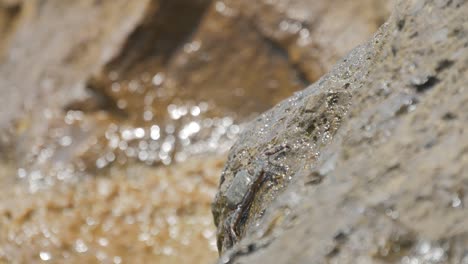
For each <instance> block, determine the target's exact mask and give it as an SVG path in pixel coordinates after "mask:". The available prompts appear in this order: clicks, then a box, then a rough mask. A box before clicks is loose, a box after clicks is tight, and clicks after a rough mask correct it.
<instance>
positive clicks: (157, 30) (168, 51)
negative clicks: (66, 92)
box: [108, 0, 211, 72]
mask: <svg viewBox="0 0 468 264" xmlns="http://www.w3.org/2000/svg"><path fill="white" fill-rule="evenodd" d="M210 3H211V0H196V1H190V0H165V1H161V2H160V4H157V3H156V2H154V3H152V4H150V7H149V8H148V11H147V14H146V15H145V18H144V20H143V22H142V23H141V25H140V26H138V27H137V28H136V29H135V31H134V32H133V33H132V34H131V35H130V36H129V38H128V40H127V42H126V43H125V45H124V46H123V48H122V53H121V54H119V56H118V57H116V58H115V59H114V60H113V61H112V62H111V63H110V64H109V65H108V68H109V69H112V70H117V71H118V72H125V71H131V67H132V66H133V65H134V64H136V63H144V62H151V61H154V60H157V61H158V62H159V63H161V64H163V65H164V64H167V63H168V61H169V60H170V58H171V57H172V55H173V54H174V52H175V51H176V50H177V49H178V48H179V47H180V45H181V44H182V43H184V41H185V40H187V39H188V38H189V37H190V36H191V34H192V32H194V31H195V30H196V28H197V27H198V24H199V23H200V21H201V19H202V18H203V15H204V14H205V12H206V11H207V9H208V7H209V6H210ZM174 14H177V15H174Z"/></svg>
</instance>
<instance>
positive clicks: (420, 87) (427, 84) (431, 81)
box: [413, 76, 440, 93]
mask: <svg viewBox="0 0 468 264" xmlns="http://www.w3.org/2000/svg"><path fill="white" fill-rule="evenodd" d="M439 82H440V79H439V78H437V77H435V76H429V77H428V78H427V80H425V81H424V82H423V83H421V84H413V87H414V88H416V91H417V92H418V93H422V92H425V91H427V90H429V89H431V88H432V87H434V86H435V85H436V84H438V83H439Z"/></svg>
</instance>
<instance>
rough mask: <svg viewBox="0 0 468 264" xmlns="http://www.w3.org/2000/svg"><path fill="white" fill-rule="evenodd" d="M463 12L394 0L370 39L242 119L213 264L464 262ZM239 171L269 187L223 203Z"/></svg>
mask: <svg viewBox="0 0 468 264" xmlns="http://www.w3.org/2000/svg"><path fill="white" fill-rule="evenodd" d="M467 14H468V3H467V2H466V1H429V0H414V1H398V2H397V4H396V9H395V11H394V12H393V14H392V16H391V18H390V19H389V20H388V22H387V23H386V24H385V25H384V26H383V27H382V28H381V29H380V30H379V31H378V32H377V33H376V35H375V36H374V38H373V39H372V40H371V41H369V42H368V43H367V44H365V45H363V46H360V47H358V48H356V49H355V50H353V51H352V52H351V53H350V54H349V55H348V56H346V57H345V58H343V59H342V60H341V61H340V62H339V63H338V64H337V65H336V66H335V68H334V69H333V70H332V71H331V72H330V73H328V74H327V75H326V76H324V77H323V78H321V79H320V80H319V81H318V82H316V83H315V84H313V85H311V86H310V87H308V88H307V89H305V90H303V91H301V92H298V93H296V94H295V95H294V96H292V97H290V98H289V99H286V100H284V101H283V102H281V103H279V104H278V105H277V106H275V107H274V108H273V109H271V110H270V111H268V112H266V113H264V114H262V115H261V116H260V117H258V118H257V119H256V120H254V121H253V122H251V123H250V124H249V126H248V127H247V128H246V130H245V131H244V132H243V133H242V134H241V135H240V138H239V140H238V141H237V143H236V144H235V145H234V146H233V148H232V150H231V152H230V154H229V158H228V162H227V165H226V167H225V169H224V171H223V174H222V178H221V184H220V190H219V193H218V194H217V196H216V200H215V203H214V205H213V213H214V216H215V222H216V224H217V226H218V247H219V249H220V250H221V251H222V252H223V255H222V256H221V258H220V262H221V263H270V262H272V263H273V262H274V263H465V262H466V261H467V260H468V258H467V254H468V252H467V251H466V246H467V242H466V238H467V235H466V234H467V231H468V230H467V228H468V226H467V225H466V221H465V220H464V219H466V217H467V211H466V210H465V203H466V196H465V193H466V188H467V186H466V183H467V180H468V178H467V177H468V156H467V149H468V137H467V131H466V130H467V120H468V116H467V113H468V111H467V110H468V109H467V104H466V103H467V100H468V92H467V89H466V87H467V85H468V79H467V78H468V74H467V69H468V38H467V29H468V20H467V17H468V16H467ZM272 150H273V151H272ZM277 150H279V151H277ZM259 160H260V161H261V162H259ZM259 164H260V165H259ZM245 170H247V171H250V172H251V173H254V171H255V170H257V171H258V170H260V171H261V173H258V174H255V175H256V176H255V177H257V178H254V179H252V181H255V179H258V178H263V179H262V180H260V181H259V184H258V185H256V186H255V187H253V186H254V185H246V186H247V188H244V187H239V188H237V189H239V190H242V191H244V189H248V190H250V191H252V192H253V194H252V193H250V192H249V191H246V192H245V195H244V196H243V199H242V200H239V199H238V200H236V201H240V202H239V203H238V205H237V206H235V207H233V206H230V203H229V201H230V200H232V197H231V196H232V194H231V193H230V191H229V190H231V189H232V188H233V187H232V185H233V184H244V185H245V181H240V180H238V179H237V177H238V175H239V173H238V172H239V171H245ZM251 175H252V174H251ZM236 196H237V194H236Z"/></svg>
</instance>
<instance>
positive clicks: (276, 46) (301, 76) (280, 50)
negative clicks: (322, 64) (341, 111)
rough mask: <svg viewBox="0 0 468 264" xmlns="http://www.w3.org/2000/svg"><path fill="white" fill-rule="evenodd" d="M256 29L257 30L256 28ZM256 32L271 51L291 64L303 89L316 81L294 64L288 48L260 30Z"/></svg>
mask: <svg viewBox="0 0 468 264" xmlns="http://www.w3.org/2000/svg"><path fill="white" fill-rule="evenodd" d="M254 28H256V27H255V26H254ZM256 32H257V33H258V34H259V35H260V36H261V37H262V39H263V41H264V42H265V43H266V44H267V46H268V47H270V49H271V50H272V51H273V52H275V53H276V54H279V55H280V56H282V57H283V58H284V59H285V60H286V61H288V62H289V65H290V68H291V69H292V70H293V71H294V73H295V74H296V78H297V79H298V81H299V82H300V83H301V85H302V86H303V87H306V86H308V85H310V84H311V83H312V82H313V81H315V80H309V78H308V77H307V73H306V72H305V71H303V70H302V69H301V66H300V65H299V64H298V63H296V62H294V61H293V60H292V59H291V58H290V55H289V52H288V50H287V48H286V47H284V46H283V44H282V43H280V42H278V41H277V40H275V39H273V38H271V37H269V36H267V35H265V34H263V33H262V32H261V31H260V30H258V29H257V30H256Z"/></svg>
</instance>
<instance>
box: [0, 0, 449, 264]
mask: <svg viewBox="0 0 468 264" xmlns="http://www.w3.org/2000/svg"><path fill="white" fill-rule="evenodd" d="M386 5H387V1H383V0H378V1H377V0H359V1H346V0H335V1H328V0H323V1H317V0H293V1H269V0H268V1H267V0H261V1H248V0H241V1H237V0H229V1H210V0H153V1H149V0H144V1H120V0H117V1H101V0H76V1H73V2H64V1H57V0H47V1H43V0H41V1H39V0H28V1H22V0H0V34H1V36H2V37H1V38H0V92H1V94H2V96H1V97H0V104H1V105H2V111H0V165H1V170H0V183H1V184H0V186H2V189H1V190H0V193H1V199H0V201H2V202H0V225H1V226H2V227H6V228H2V230H0V262H2V261H5V262H12V261H16V260H17V261H22V262H28V263H29V262H34V261H37V260H44V261H47V260H49V261H55V262H80V263H81V262H87V263H93V262H114V263H119V262H156V263H161V262H164V263H187V262H209V259H213V260H214V259H215V258H216V255H217V254H216V251H215V250H216V249H215V245H214V234H215V233H214V226H213V225H212V220H211V215H210V214H209V208H210V202H211V199H212V198H213V197H214V191H215V188H216V186H217V184H218V182H217V178H216V175H218V174H219V173H220V170H221V167H220V165H221V164H222V163H223V161H224V160H225V155H224V153H225V151H226V150H227V149H228V148H229V147H230V146H231V144H232V143H233V141H234V139H235V138H237V136H238V133H239V132H240V131H241V130H242V128H243V124H242V123H243V122H244V121H246V120H250V119H251V118H252V117H253V116H256V115H257V114H258V113H260V112H263V111H265V110H267V109H268V108H270V107H272V106H273V105H274V104H276V103H278V102H279V101H280V100H282V99H284V98H286V97H287V96H290V95H291V94H292V93H293V92H295V91H297V90H300V89H302V88H304V87H305V86H307V85H309V84H310V83H312V82H314V81H316V80H317V79H318V78H319V77H320V76H321V75H322V74H324V73H325V72H326V71H328V70H329V69H330V67H331V66H332V65H333V64H334V63H335V62H336V60H337V59H338V58H340V57H341V56H343V55H344V54H345V53H347V52H348V51H349V50H351V49H352V48H353V47H354V46H355V45H357V44H359V43H362V42H364V41H365V39H367V38H368V37H370V35H371V34H372V33H373V32H375V30H377V28H378V27H379V26H380V25H381V23H383V21H384V18H385V17H386V16H387V9H386V8H385V6H386ZM356 14H359V15H356ZM442 36H443V32H441V34H439V37H442ZM330 100H332V101H334V100H335V99H332V98H331V99H330ZM310 106H311V107H312V108H314V103H311V104H310ZM323 107H326V105H323ZM310 111H311V109H308V110H307V114H308V115H311V118H313V113H312V112H310ZM336 111H341V110H339V109H337V110H336ZM316 118H319V117H316ZM286 150H288V147H284V148H271V149H268V150H267V151H265V152H264V153H262V154H261V155H259V157H260V158H259V159H258V166H257V167H255V168H253V167H252V168H251V169H248V170H245V171H244V172H243V173H240V174H238V176H239V177H238V178H237V180H236V181H237V182H239V185H237V184H236V185H234V186H233V187H232V188H231V189H230V190H228V192H229V193H230V194H229V195H228V196H229V197H230V199H229V203H230V206H231V207H232V208H234V209H237V207H239V210H238V212H243V211H245V210H244V209H245V207H246V206H249V202H248V201H249V200H250V199H244V198H245V195H244V194H245V193H248V194H249V195H247V197H250V198H251V197H252V196H251V194H254V192H252V191H251V190H252V189H257V188H259V187H262V186H263V185H262V183H263V181H264V180H266V179H269V177H265V176H269V174H270V173H272V172H278V173H285V169H284V168H283V167H282V166H276V167H269V168H268V173H265V172H264V171H263V169H262V168H264V164H263V163H264V162H263V160H262V158H264V157H266V156H271V159H281V156H282V155H283V153H284V152H285V151H286ZM262 164H263V165H262ZM277 180H278V181H280V180H281V179H280V178H278V179H277ZM237 219H240V218H239V217H237ZM129 248H130V249H129Z"/></svg>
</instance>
